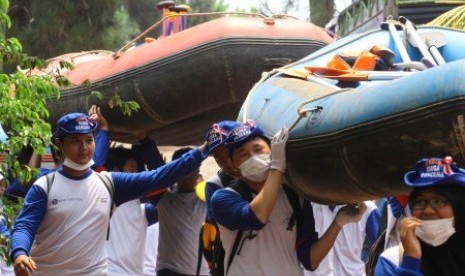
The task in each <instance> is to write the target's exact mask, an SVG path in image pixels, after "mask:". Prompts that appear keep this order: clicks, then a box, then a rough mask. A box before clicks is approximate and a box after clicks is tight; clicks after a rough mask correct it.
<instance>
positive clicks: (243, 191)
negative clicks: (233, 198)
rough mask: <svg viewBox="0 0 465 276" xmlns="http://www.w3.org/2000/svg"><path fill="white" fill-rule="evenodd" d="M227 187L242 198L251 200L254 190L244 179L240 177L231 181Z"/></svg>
mask: <svg viewBox="0 0 465 276" xmlns="http://www.w3.org/2000/svg"><path fill="white" fill-rule="evenodd" d="M229 188H231V189H233V190H234V191H236V192H237V193H238V194H239V195H240V196H241V197H242V199H244V200H246V201H247V202H252V199H253V195H254V194H255V192H254V191H253V190H252V189H250V188H249V186H248V185H247V184H246V183H245V182H244V181H242V180H240V179H237V180H235V181H232V182H231V183H230V185H229Z"/></svg>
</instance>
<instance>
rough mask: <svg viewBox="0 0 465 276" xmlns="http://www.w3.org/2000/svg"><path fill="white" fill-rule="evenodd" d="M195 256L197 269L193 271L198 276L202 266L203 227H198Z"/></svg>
mask: <svg viewBox="0 0 465 276" xmlns="http://www.w3.org/2000/svg"><path fill="white" fill-rule="evenodd" d="M197 253H198V255H197V269H196V271H195V275H196V276H199V275H200V267H201V266H202V257H203V227H200V234H199V250H198V252H197Z"/></svg>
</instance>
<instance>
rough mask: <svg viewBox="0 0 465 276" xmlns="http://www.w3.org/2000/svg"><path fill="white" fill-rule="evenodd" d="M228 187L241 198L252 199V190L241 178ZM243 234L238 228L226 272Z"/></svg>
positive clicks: (249, 200)
mask: <svg viewBox="0 0 465 276" xmlns="http://www.w3.org/2000/svg"><path fill="white" fill-rule="evenodd" d="M229 188H231V189H233V190H234V191H236V192H237V193H238V194H239V195H240V196H241V197H242V199H244V200H246V201H248V202H251V201H252V200H253V195H254V193H255V192H254V191H253V190H252V189H250V187H249V186H248V185H247V184H246V183H245V182H243V181H242V180H240V179H238V180H237V181H234V182H232V183H231V184H230V185H229ZM243 235H244V231H243V230H238V231H237V235H236V238H235V239H234V243H233V247H232V249H231V254H230V255H229V259H228V265H227V266H226V274H228V272H229V268H230V266H231V264H232V262H233V260H234V257H235V256H236V253H237V250H238V249H239V245H240V244H241V240H242V236H243Z"/></svg>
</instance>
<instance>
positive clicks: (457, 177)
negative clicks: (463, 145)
mask: <svg viewBox="0 0 465 276" xmlns="http://www.w3.org/2000/svg"><path fill="white" fill-rule="evenodd" d="M404 182H405V184H407V185H408V186H410V187H413V188H419V187H428V186H438V185H459V186H465V170H464V169H461V168H459V167H458V166H457V165H456V164H454V163H453V161H452V157H450V156H447V157H445V158H444V159H442V158H424V159H421V160H419V161H418V162H417V164H416V167H415V170H414V171H411V172H408V173H406V174H405V176H404Z"/></svg>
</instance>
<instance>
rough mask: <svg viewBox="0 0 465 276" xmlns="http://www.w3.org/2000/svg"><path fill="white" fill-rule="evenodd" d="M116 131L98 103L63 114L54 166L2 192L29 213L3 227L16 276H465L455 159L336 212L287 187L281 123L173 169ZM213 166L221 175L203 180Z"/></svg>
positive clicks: (190, 152) (247, 128)
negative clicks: (400, 188) (211, 162)
mask: <svg viewBox="0 0 465 276" xmlns="http://www.w3.org/2000/svg"><path fill="white" fill-rule="evenodd" d="M110 128H111V124H109V122H107V120H106V119H105V117H104V116H103V115H102V114H101V112H100V109H99V108H97V107H95V106H93V107H92V108H91V109H90V110H89V112H88V114H84V113H70V114H66V115H64V116H63V117H61V118H60V119H59V120H58V122H57V126H56V130H55V131H54V133H53V135H52V143H53V145H54V147H55V150H56V153H55V154H56V157H57V158H56V168H54V169H51V170H50V169H49V170H41V171H40V174H39V176H38V178H37V179H36V180H35V181H33V183H30V184H29V185H27V184H25V183H20V182H19V181H16V180H14V179H11V181H10V183H11V184H10V185H9V186H8V188H7V190H6V191H5V192H4V195H5V196H6V197H10V198H13V199H14V198H17V197H24V203H23V207H22V210H21V212H20V214H19V215H18V217H17V218H16V221H15V224H14V225H12V226H9V225H6V223H5V221H4V220H1V219H0V227H1V229H0V231H1V233H2V234H3V235H5V236H7V237H8V238H9V239H11V256H10V258H11V261H12V262H13V267H12V268H13V269H11V271H10V273H13V270H14V273H15V275H161V276H178V275H214V276H216V275H335V276H338V275H461V273H463V272H464V271H465V253H464V250H463V248H464V247H463V245H465V244H464V238H465V236H464V234H465V229H464V227H465V218H462V217H463V216H462V212H463V211H465V202H464V198H465V197H464V193H465V170H464V169H462V168H460V167H459V166H458V165H457V164H455V163H454V162H453V160H452V158H450V157H445V158H436V157H425V158H424V159H422V160H419V161H418V162H417V163H416V166H415V169H414V170H413V171H409V172H406V174H405V177H404V182H405V184H406V185H408V186H409V187H411V188H412V192H411V193H410V195H393V196H392V197H389V198H386V199H381V200H377V201H365V202H359V203H351V204H345V205H335V206H331V205H323V204H318V203H316V202H311V201H309V200H308V199H305V198H302V197H300V196H299V195H298V194H297V193H296V192H295V191H294V190H292V188H291V187H289V186H288V185H286V183H285V182H286V181H285V179H284V174H285V171H286V143H287V140H288V136H289V131H288V129H286V128H285V127H283V128H282V129H281V130H280V131H279V132H278V133H276V134H275V135H274V136H273V137H269V136H268V135H267V134H266V133H265V132H264V131H263V130H262V129H261V128H260V126H258V125H257V124H256V123H255V122H253V121H251V120H249V121H247V122H245V123H239V122H235V121H221V122H217V123H214V124H213V125H212V126H211V127H210V128H209V129H208V130H206V134H205V141H204V143H203V144H202V145H200V146H199V147H196V148H189V147H186V148H180V149H179V150H177V151H176V152H175V153H174V154H173V156H172V158H171V159H172V160H171V161H170V162H168V163H165V158H164V157H163V156H162V155H161V154H160V152H159V150H158V148H157V145H156V143H155V141H154V140H152V139H151V138H150V137H148V136H146V135H145V134H144V133H142V134H140V135H138V137H137V138H139V143H138V144H135V145H134V146H133V147H132V148H130V149H128V148H122V147H117V148H111V147H110V138H109V130H110ZM209 156H210V157H213V158H214V159H215V161H216V163H217V165H218V167H219V168H220V170H219V171H218V173H217V174H216V175H214V176H212V177H210V178H209V179H207V180H203V179H202V175H201V174H200V172H199V167H200V165H201V163H202V162H203V161H204V159H206V158H207V157H209ZM415 161H416V160H413V161H412V162H415ZM202 182H206V183H204V184H205V186H203V185H202V186H198V185H199V183H202ZM198 187H201V189H199V188H198ZM199 191H200V192H199ZM3 261H5V260H3ZM3 266H4V267H5V269H4V270H2V272H3V273H7V271H8V267H7V266H6V265H3ZM5 275H6V274H5Z"/></svg>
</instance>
